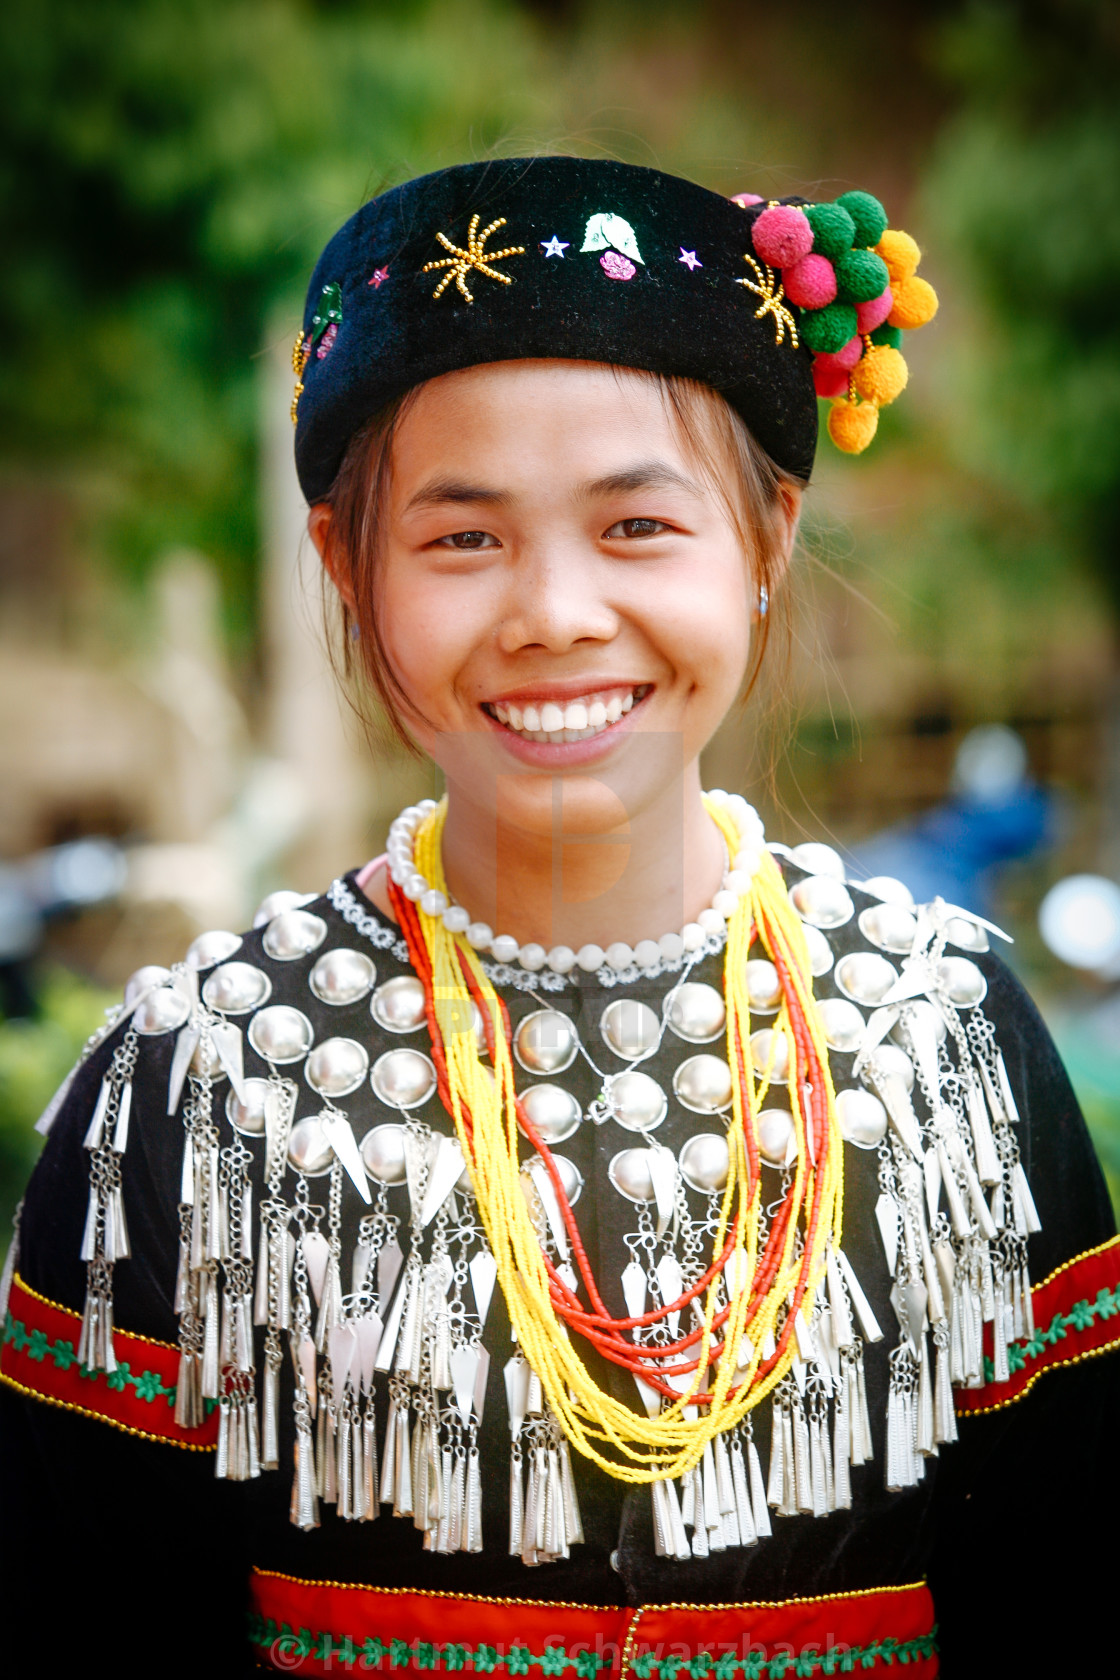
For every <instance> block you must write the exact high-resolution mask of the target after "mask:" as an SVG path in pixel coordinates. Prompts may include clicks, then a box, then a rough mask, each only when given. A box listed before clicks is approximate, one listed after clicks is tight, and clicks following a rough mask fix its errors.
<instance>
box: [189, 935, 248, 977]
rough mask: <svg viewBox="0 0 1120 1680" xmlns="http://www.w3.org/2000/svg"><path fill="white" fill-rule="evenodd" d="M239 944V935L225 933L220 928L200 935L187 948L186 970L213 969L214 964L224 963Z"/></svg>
mask: <svg viewBox="0 0 1120 1680" xmlns="http://www.w3.org/2000/svg"><path fill="white" fill-rule="evenodd" d="M240 944H241V935H240V934H239V933H226V932H224V931H223V930H222V929H221V928H215V929H213V931H212V932H210V933H200V934H199V936H198V938H197V939H192V940H191V942H190V944H189V945H188V946H187V955H186V959H185V961H186V964H187V967H188V968H213V966H214V964H215V963H220V962H225V960H226V958H227V957H232V955H233V953H234V952H235V951H236V950H237V949H238V947H239V946H240Z"/></svg>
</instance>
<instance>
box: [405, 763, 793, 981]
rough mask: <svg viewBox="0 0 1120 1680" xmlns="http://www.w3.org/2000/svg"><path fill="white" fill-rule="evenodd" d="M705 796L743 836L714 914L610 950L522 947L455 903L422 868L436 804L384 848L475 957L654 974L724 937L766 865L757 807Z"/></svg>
mask: <svg viewBox="0 0 1120 1680" xmlns="http://www.w3.org/2000/svg"><path fill="white" fill-rule="evenodd" d="M707 797H708V798H709V799H713V800H715V801H716V803H717V804H719V805H721V806H722V807H723V809H724V810H725V811H726V812H727V814H728V816H730V817H731V819H732V821H733V822H734V824H735V826H736V828H737V829H738V831H739V841H740V845H739V850H738V851H737V852H736V853H735V856H734V857H733V858H732V859H731V860H730V867H729V868H728V869H727V870H726V871H725V872H724V876H723V881H722V884H721V886H720V890H719V891H718V892H717V893H716V895H715V897H714V898H713V899H712V902H711V904H710V905H709V906H708V908H707V909H706V910H701V912H700V914H699V915H698V916H697V918H696V920H695V921H694V922H686V923H685V925H684V927H682V928H681V930H680V932H679V933H663V934H662V935H661V938H660V939H639V941H638V943H637V944H636V945H627V944H626V942H625V941H624V940H621V939H618V940H615V941H614V942H613V943H612V944H610V945H608V946H606V948H605V949H604V947H603V946H602V945H594V944H588V945H581V946H580V948H579V950H578V951H573V950H572V948H571V946H570V945H554V946H553V947H552V950H551V951H546V950H545V948H544V946H543V945H538V944H536V943H534V942H533V941H530V942H529V943H528V944H525V945H519V944H518V942H517V940H516V939H514V937H513V936H512V934H508V933H498V934H496V933H495V932H494V930H493V929H492V928H491V927H490V926H489V924H488V923H486V922H476V921H474V920H473V919H472V918H471V915H470V913H469V911H467V910H464V909H463V906H462V905H461V904H455V903H453V902H451V901H450V900H449V899H448V897H447V895H446V893H442V892H440V891H439V890H438V889H437V888H435V887H433V886H432V884H431V882H430V881H429V880H428V879H427V878H426V876H424V875H422V874H421V873H420V871H419V870H418V869H417V867H416V860H415V856H414V849H415V839H416V830H417V829H418V828H419V826H420V824H421V823H422V822H423V821H424V818H425V817H426V816H428V814H429V813H430V812H432V811H434V810H435V808H436V802H435V800H434V799H422V800H421V801H420V803H419V804H418V805H409V806H408V807H407V808H406V809H405V810H403V811H402V812H401V814H400V816H399V817H397V818H396V819H395V821H394V822H393V824H392V826H391V827H390V829H389V839H388V843H387V846H386V855H387V857H388V861H389V873H390V875H391V876H392V878H393V880H394V881H395V882H396V884H397V886H398V887H400V889H401V891H402V892H403V893H404V895H405V897H406V898H410V899H412V901H413V902H414V903H416V904H419V906H420V908H421V910H422V911H423V912H424V914H425V915H426V916H439V917H441V918H442V921H443V925H444V927H445V928H446V929H447V931H448V932H449V933H460V934H464V935H465V936H466V939H467V942H468V943H469V944H470V945H473V946H474V948H475V950H476V951H488V952H489V953H490V955H491V956H492V957H493V959H494V961H495V962H498V963H505V964H507V965H512V964H513V963H515V962H516V963H519V964H520V966H521V967H522V968H523V969H525V970H526V972H527V973H529V974H537V973H539V972H540V971H541V969H550V970H551V971H552V973H553V974H570V973H571V971H572V969H573V968H581V969H583V970H584V971H585V972H586V973H588V974H594V973H595V972H596V971H597V970H598V969H600V968H603V967H606V968H611V969H616V970H622V969H627V968H634V967H636V968H639V969H656V968H658V967H659V966H660V964H662V963H679V962H680V961H681V959H682V957H684V956H685V955H686V953H689V952H692V951H699V950H700V949H701V947H702V946H703V945H704V943H705V941H706V940H708V939H710V938H712V937H713V936H719V935H722V934H723V933H724V931H725V929H726V926H727V922H728V919H729V918H730V916H731V914H732V912H733V911H734V909H735V906H736V905H737V904H738V902H739V900H740V898H742V896H743V894H744V893H745V892H747V891H748V890H749V888H750V884H751V881H752V879H753V877H754V874H755V871H756V870H757V869H758V866H759V863H760V862H761V859H762V852H763V849H764V847H765V845H766V836H765V834H764V832H763V827H762V822H761V819H760V818H759V815H758V812H757V811H756V810H755V809H754V806H753V805H748V803H747V801H746V800H745V799H744V798H743V797H742V795H741V794H738V793H725V792H724V791H723V789H722V788H715V789H713V791H712V792H711V793H709V794H708V796H707Z"/></svg>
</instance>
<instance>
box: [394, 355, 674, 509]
mask: <svg viewBox="0 0 1120 1680" xmlns="http://www.w3.org/2000/svg"><path fill="white" fill-rule="evenodd" d="M636 457H641V458H642V459H649V458H653V457H655V458H657V459H659V460H662V461H664V462H665V463H666V464H667V465H670V466H673V467H675V468H676V469H678V470H679V471H681V472H689V474H690V476H692V471H691V464H690V463H689V462H688V461H687V459H686V454H685V448H684V442H683V439H682V438H681V436H680V434H679V428H678V426H677V425H676V424H675V423H674V419H673V416H672V413H671V409H670V407H669V404H668V403H667V401H666V398H665V394H664V391H663V388H662V386H661V384H660V382H659V381H658V380H657V379H656V378H654V377H652V376H650V375H646V374H642V373H640V372H637V371H635V370H633V369H630V368H616V367H611V366H607V365H604V364H602V363H596V362H576V361H543V360H540V361H509V362H490V363H486V364H483V365H480V366H477V367H471V368H464V369H462V370H461V371H458V372H455V373H449V374H444V375H443V376H442V377H440V378H438V379H432V380H429V381H428V383H427V384H425V385H423V386H421V387H420V389H419V390H418V391H417V392H416V394H415V396H414V398H413V400H412V402H411V403H410V404H409V406H408V408H407V410H406V412H405V414H404V415H403V416H402V419H401V422H400V424H399V426H398V429H397V433H396V436H395V439H394V446H393V474H394V480H395V482H396V484H397V488H398V490H401V489H404V487H405V485H406V483H407V482H410V481H412V480H414V479H416V478H419V477H422V476H424V475H426V474H430V473H431V472H432V471H433V469H438V470H439V471H440V472H441V473H447V472H448V471H453V472H454V473H455V474H456V476H459V474H460V473H466V472H467V471H470V472H471V473H472V474H475V475H477V474H478V473H480V472H485V473H486V474H487V475H488V476H489V477H493V476H494V475H500V477H501V478H502V479H503V480H505V479H509V478H513V479H526V480H527V481H530V482H531V481H533V480H534V479H537V480H538V481H539V475H541V474H544V475H546V476H547V477H548V478H549V479H555V478H556V477H557V476H568V475H576V476H579V477H581V478H599V477H601V476H602V475H603V473H604V472H609V471H610V470H611V469H612V468H617V467H620V466H622V465H624V464H627V463H629V462H632V461H633V460H634V459H635V458H636Z"/></svg>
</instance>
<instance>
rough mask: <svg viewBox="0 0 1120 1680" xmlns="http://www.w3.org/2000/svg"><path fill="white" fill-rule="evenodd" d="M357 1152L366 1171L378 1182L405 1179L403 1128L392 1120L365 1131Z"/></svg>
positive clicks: (396, 1181) (395, 1181)
mask: <svg viewBox="0 0 1120 1680" xmlns="http://www.w3.org/2000/svg"><path fill="white" fill-rule="evenodd" d="M358 1153H359V1155H360V1156H361V1157H362V1165H363V1167H365V1169H366V1172H367V1173H368V1174H369V1176H370V1178H372V1179H374V1180H376V1182H377V1183H378V1184H403V1183H404V1182H405V1180H406V1179H407V1177H408V1166H407V1160H406V1156H405V1129H404V1127H403V1126H398V1125H396V1124H395V1123H394V1122H393V1121H392V1120H387V1121H386V1122H385V1124H384V1125H382V1126H374V1128H373V1130H372V1131H370V1132H367V1133H366V1135H365V1137H364V1138H363V1139H362V1141H361V1143H360V1144H359V1145H358Z"/></svg>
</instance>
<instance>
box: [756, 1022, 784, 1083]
mask: <svg viewBox="0 0 1120 1680" xmlns="http://www.w3.org/2000/svg"><path fill="white" fill-rule="evenodd" d="M771 1056H773V1058H774V1065H773V1067H772V1068H771V1069H770V1074H769V1078H770V1083H771V1084H772V1085H784V1084H785V1082H786V1080H787V1079H788V1078H789V1043H788V1042H787V1039H786V1035H785V1033H783V1032H778V1031H776V1029H775V1028H773V1027H761V1028H760V1029H759V1031H758V1032H756V1033H752V1034H751V1066H752V1067H753V1068H754V1071H755V1075H756V1076H757V1077H758V1078H759V1079H762V1078H765V1077H766V1064H767V1063H768V1062H769V1060H770V1057H771Z"/></svg>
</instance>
